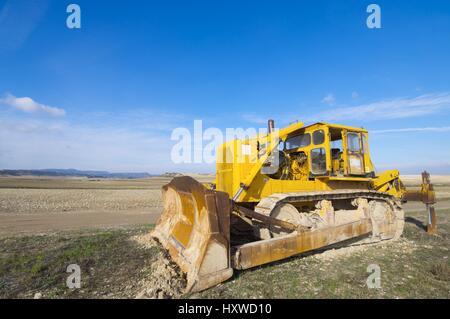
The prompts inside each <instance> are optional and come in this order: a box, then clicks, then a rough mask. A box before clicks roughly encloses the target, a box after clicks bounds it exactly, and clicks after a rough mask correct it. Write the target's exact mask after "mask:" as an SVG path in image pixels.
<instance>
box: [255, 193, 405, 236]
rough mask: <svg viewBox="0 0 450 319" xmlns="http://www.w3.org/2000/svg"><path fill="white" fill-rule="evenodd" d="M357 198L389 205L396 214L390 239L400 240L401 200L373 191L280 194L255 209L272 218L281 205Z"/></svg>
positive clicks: (401, 229)
mask: <svg viewBox="0 0 450 319" xmlns="http://www.w3.org/2000/svg"><path fill="white" fill-rule="evenodd" d="M355 198H366V199H367V200H368V201H370V200H377V201H383V202H385V203H386V204H388V205H389V206H390V207H391V209H392V210H393V212H394V216H395V218H394V220H393V221H392V222H393V223H395V233H393V234H391V236H390V238H386V239H398V238H399V237H400V236H401V234H402V233H403V227H404V223H405V222H404V212H403V209H402V205H401V202H400V200H399V199H397V198H395V197H394V196H392V195H389V194H386V193H380V192H377V191H373V190H353V189H342V190H333V191H315V192H296V193H278V194H272V195H271V196H268V197H266V198H264V199H262V200H261V201H260V202H259V204H258V205H257V206H256V207H255V211H256V212H258V213H261V214H264V215H267V216H270V214H271V212H272V211H273V209H274V208H275V207H276V206H277V205H279V204H281V203H290V204H293V203H298V202H318V201H321V200H329V201H333V200H341V199H348V200H352V199H355Z"/></svg>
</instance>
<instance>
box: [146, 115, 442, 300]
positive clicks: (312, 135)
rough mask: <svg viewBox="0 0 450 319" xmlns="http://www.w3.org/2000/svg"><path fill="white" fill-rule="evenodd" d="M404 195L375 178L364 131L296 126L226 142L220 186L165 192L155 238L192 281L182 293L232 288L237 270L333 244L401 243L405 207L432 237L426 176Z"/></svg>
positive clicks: (177, 182) (390, 178)
mask: <svg viewBox="0 0 450 319" xmlns="http://www.w3.org/2000/svg"><path fill="white" fill-rule="evenodd" d="M422 178H423V183H422V188H421V189H420V190H414V191H409V190H406V188H405V187H404V185H403V183H402V182H401V180H400V177H399V172H398V171H397V170H389V171H385V172H382V173H376V172H375V169H374V165H373V164H372V161H371V157H370V149H369V144H368V132H367V130H365V129H363V128H356V127H350V126H344V125H336V124H329V123H315V124H312V125H308V126H305V125H304V124H303V123H301V122H296V123H294V124H291V125H289V126H288V127H285V128H282V129H279V130H275V129H274V121H273V120H269V124H268V129H267V132H266V133H265V134H257V135H256V136H255V137H252V138H245V139H242V140H240V139H234V140H232V141H227V142H225V143H224V144H223V145H221V146H220V147H219V148H218V150H217V162H216V178H215V182H214V183H211V184H202V183H200V182H198V181H196V180H195V179H193V178H191V177H189V176H182V177H176V178H174V179H173V180H172V181H171V182H170V183H169V184H167V185H165V186H164V187H163V200H164V210H163V212H162V214H161V216H160V218H159V220H158V222H157V224H156V226H155V228H154V230H153V231H152V233H151V235H152V236H153V237H155V238H156V239H157V240H158V241H159V242H160V243H161V244H162V246H163V247H164V248H165V249H166V250H167V251H168V252H169V254H170V256H171V258H172V259H173V261H174V262H175V263H177V264H178V266H179V268H180V270H181V271H182V272H183V273H184V274H185V276H186V282H187V287H186V292H195V291H201V290H204V289H207V288H209V287H212V286H214V285H217V284H218V283H220V282H223V281H225V280H227V279H229V278H230V277H231V276H232V275H233V270H234V269H239V270H240V269H248V268H251V267H255V266H259V265H263V264H267V263H270V262H274V261H278V260H282V259H285V258H288V257H291V256H294V255H298V254H301V253H304V252H307V251H313V250H316V249H324V248H326V247H328V246H330V245H335V244H338V245H341V244H342V245H355V244H358V245H359V244H364V243H375V242H379V241H383V240H395V239H398V238H399V237H400V236H401V235H402V232H403V226H404V212H403V209H402V203H404V202H406V201H408V200H416V201H422V202H423V203H424V204H425V205H426V208H427V210H428V232H429V233H434V232H435V231H436V216H435V212H434V206H433V205H434V203H435V194H434V191H433V186H432V184H431V183H430V179H429V174H427V173H426V172H424V173H423V174H422Z"/></svg>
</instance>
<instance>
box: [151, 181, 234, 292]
mask: <svg viewBox="0 0 450 319" xmlns="http://www.w3.org/2000/svg"><path fill="white" fill-rule="evenodd" d="M162 191H163V201H164V210H163V212H162V214H161V216H160V218H159V220H158V222H157V224H156V226H155V229H154V230H153V231H152V233H151V236H152V237H155V238H157V239H158V240H159V242H160V243H161V244H162V245H163V247H164V248H165V249H167V251H168V252H169V254H170V256H171V257H172V260H173V261H174V262H175V263H177V264H178V266H179V267H180V269H181V271H182V272H183V273H184V274H185V275H186V280H187V286H186V289H185V293H187V292H196V291H201V290H204V289H207V288H210V287H212V286H215V285H217V284H218V283H220V282H223V281H225V280H227V279H228V278H230V277H231V276H232V275H233V269H232V268H231V265H230V213H231V205H230V200H229V197H228V194H227V193H223V192H218V191H214V190H210V189H207V188H205V187H204V186H203V185H202V184H200V183H199V182H197V181H196V180H195V179H193V178H191V177H188V176H182V177H175V178H174V179H172V181H171V182H170V183H169V184H167V185H165V186H163V189H162Z"/></svg>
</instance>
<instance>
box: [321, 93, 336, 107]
mask: <svg viewBox="0 0 450 319" xmlns="http://www.w3.org/2000/svg"><path fill="white" fill-rule="evenodd" d="M321 102H322V103H325V104H328V105H333V104H334V102H336V98H335V97H334V95H333V94H331V93H329V94H327V95H326V96H325V97H324V98H323V99H322V101H321Z"/></svg>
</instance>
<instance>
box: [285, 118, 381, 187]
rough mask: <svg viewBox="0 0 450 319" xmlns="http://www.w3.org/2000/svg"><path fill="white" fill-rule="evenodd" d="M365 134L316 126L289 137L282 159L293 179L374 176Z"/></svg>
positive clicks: (342, 126)
mask: <svg viewBox="0 0 450 319" xmlns="http://www.w3.org/2000/svg"><path fill="white" fill-rule="evenodd" d="M367 137H368V134H367V131H366V130H365V129H362V128H354V127H350V126H344V125H336V124H328V123H316V124H312V125H309V126H306V127H302V128H301V129H300V130H297V131H295V132H293V133H292V134H290V135H288V136H287V137H286V139H285V140H284V141H282V143H281V145H283V148H282V152H280V153H283V155H282V156H283V157H287V158H288V159H289V160H290V163H289V166H290V173H291V176H292V178H289V179H304V177H305V175H307V176H308V178H309V179H311V178H315V177H320V176H337V177H341V176H342V177H343V176H347V177H348V176H354V177H372V176H375V172H374V171H375V170H374V168H373V164H372V161H371V160H370V153H369V148H368V144H367Z"/></svg>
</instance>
